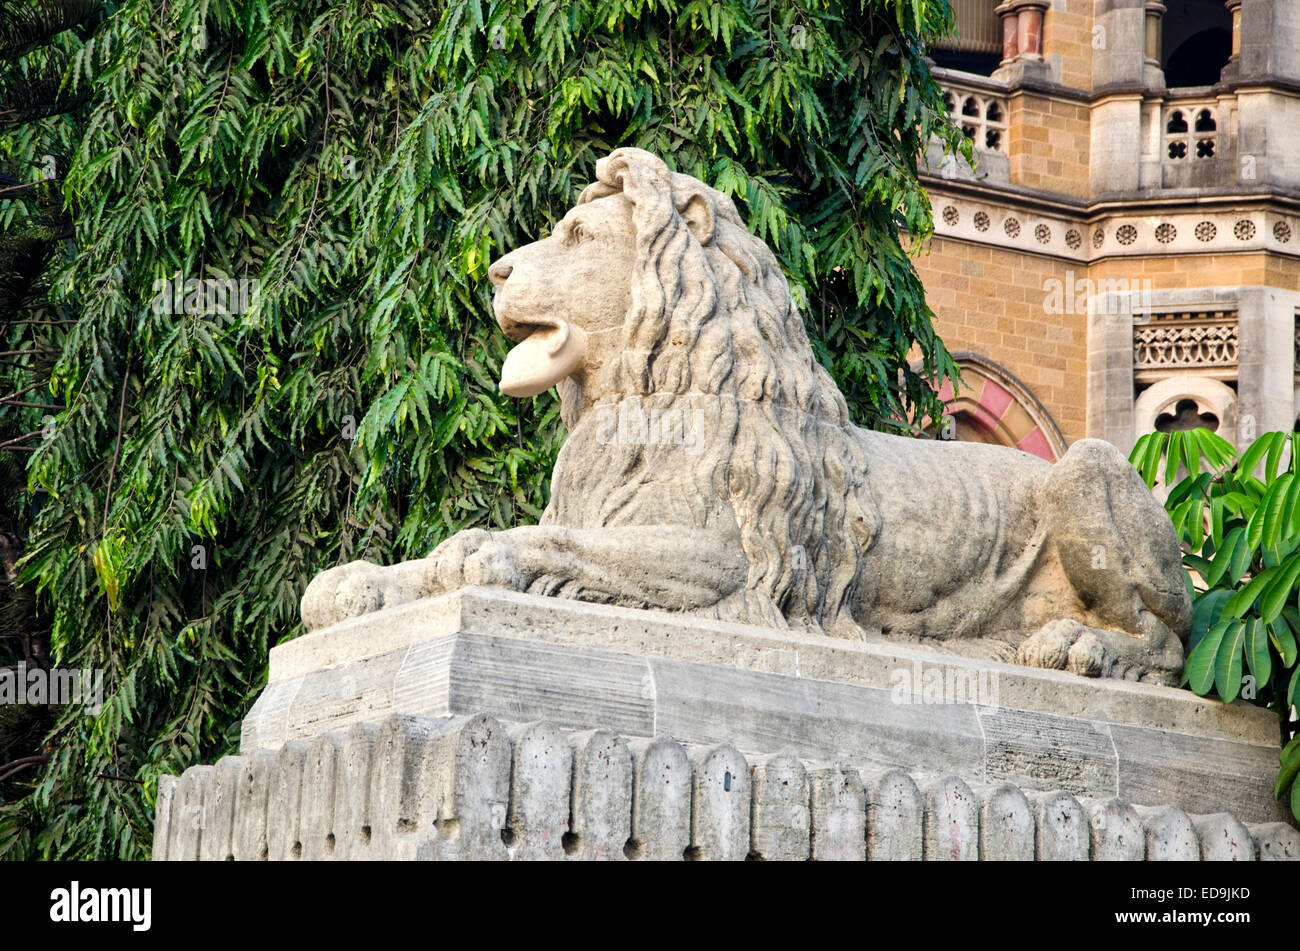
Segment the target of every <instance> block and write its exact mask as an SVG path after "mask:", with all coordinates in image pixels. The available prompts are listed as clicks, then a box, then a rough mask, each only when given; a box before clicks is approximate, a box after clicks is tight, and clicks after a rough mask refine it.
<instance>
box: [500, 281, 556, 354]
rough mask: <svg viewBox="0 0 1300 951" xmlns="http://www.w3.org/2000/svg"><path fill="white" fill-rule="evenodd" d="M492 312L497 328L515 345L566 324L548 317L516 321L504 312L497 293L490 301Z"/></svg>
mask: <svg viewBox="0 0 1300 951" xmlns="http://www.w3.org/2000/svg"><path fill="white" fill-rule="evenodd" d="M492 312H493V314H494V315H495V316H496V319H497V326H498V327H500V328H501V331H502V332H503V333H504V334H505V335H506V336H507V337H509V338H510V339H511V340H513V341H514V342H515V343H523V342H524V341H525V340H527V339H528V338H529V337H530V336H532V335H533V334H534V333H536V332H537V331H539V330H547V329H550V330H555V329H557V328H559V327H562V326H564V325H565V324H566V323H567V321H565V320H563V319H562V318H560V317H551V316H548V315H543V316H538V317H530V318H528V319H527V320H516V319H515V318H514V317H511V316H510V315H509V314H508V313H507V312H506V309H505V306H504V304H503V302H502V301H501V295H500V294H499V293H498V294H497V296H496V297H494V298H493V300H492Z"/></svg>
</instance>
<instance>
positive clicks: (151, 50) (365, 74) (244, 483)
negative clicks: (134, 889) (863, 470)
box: [0, 0, 960, 857]
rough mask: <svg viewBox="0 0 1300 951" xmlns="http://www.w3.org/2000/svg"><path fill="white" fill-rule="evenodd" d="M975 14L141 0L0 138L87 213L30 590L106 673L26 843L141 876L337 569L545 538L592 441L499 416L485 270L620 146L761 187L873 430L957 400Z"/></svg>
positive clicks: (71, 263)
mask: <svg viewBox="0 0 1300 951" xmlns="http://www.w3.org/2000/svg"><path fill="white" fill-rule="evenodd" d="M949 16H950V14H949V11H948V7H947V5H946V3H945V2H943V0H913V2H900V0H859V2H857V3H852V2H851V3H848V4H831V3H828V2H811V3H801V4H798V5H795V4H782V5H775V4H764V3H755V2H742V0H724V2H714V0H709V2H703V0H690V2H678V0H615V2H605V3H599V4H598V3H595V2H592V0H578V2H561V0H552V2H540V3H538V2H523V0H516V2H490V3H488V2H480V0H469V2H456V3H445V4H434V5H433V6H432V7H430V6H429V5H428V3H427V2H419V3H416V2H413V0H389V2H375V0H365V2H363V0H248V2H232V0H168V2H166V3H164V2H162V0H121V2H118V3H116V4H114V5H113V7H112V10H111V15H109V16H108V17H107V18H106V19H105V20H104V21H103V22H102V23H101V24H99V25H98V26H97V27H96V28H95V29H94V30H93V31H90V32H87V31H67V32H65V33H63V34H60V39H61V40H62V41H63V42H64V44H65V45H64V47H63V49H65V50H66V53H67V62H66V68H65V70H64V73H63V83H62V85H61V86H60V87H59V90H58V92H59V95H62V96H66V97H72V98H74V99H75V98H76V97H85V98H84V102H83V103H82V105H80V106H79V107H77V108H78V109H79V111H78V112H77V113H76V117H77V119H76V122H75V123H67V122H61V121H58V120H54V119H48V118H44V119H38V120H37V121H36V122H35V123H34V125H30V126H25V127H24V130H23V131H22V132H21V134H18V133H9V134H6V135H5V136H4V138H3V139H2V140H0V141H3V144H4V149H5V152H6V154H12V155H13V156H15V158H18V159H27V160H30V159H31V158H33V157H34V156H36V155H37V154H39V153H38V151H37V149H39V148H45V150H46V151H47V152H51V151H53V145H60V146H62V147H63V148H64V149H65V151H66V154H67V156H68V162H69V164H68V168H67V171H66V175H65V176H64V177H63V179H62V181H61V192H60V195H61V198H62V200H63V201H64V202H65V203H66V207H67V209H68V212H69V214H70V216H71V218H70V220H71V221H72V222H73V226H74V234H73V236H72V239H71V241H70V242H68V243H67V245H66V248H67V250H66V253H65V254H63V255H61V256H58V257H57V259H56V260H55V261H54V263H53V264H52V268H51V273H50V276H49V285H50V289H51V291H50V293H51V298H52V302H53V303H52V306H54V307H57V308H59V311H58V312H59V313H66V314H67V315H69V319H72V320H74V321H75V322H74V323H73V324H71V325H69V326H67V327H66V328H64V332H63V333H61V334H60V335H59V337H58V341H59V352H58V355H57V361H56V363H55V366H54V369H53V378H52V382H51V385H50V390H49V393H50V402H58V403H59V404H60V405H61V406H62V407H63V408H62V409H60V410H59V411H58V412H57V413H54V414H53V416H54V424H53V431H52V434H51V436H50V438H47V439H42V440H40V442H39V444H37V445H36V446H35V451H34V452H32V453H30V454H28V456H29V457H28V458H26V459H25V460H24V462H25V463H26V465H27V472H28V477H29V493H30V495H31V496H32V497H36V496H37V495H39V496H41V497H42V498H43V502H42V504H41V507H40V509H39V512H38V513H37V514H36V515H35V518H34V521H33V524H32V526H31V528H30V531H29V533H28V538H27V548H28V554H27V556H26V559H25V561H24V562H23V563H22V564H23V567H22V572H23V577H24V578H25V579H28V580H29V581H30V582H32V583H34V584H35V585H36V586H37V587H38V589H39V592H40V604H41V605H42V606H44V607H45V608H47V609H48V610H49V612H50V614H51V618H52V627H51V653H52V656H53V658H54V660H55V662H57V663H58V664H60V665H63V666H68V667H92V668H100V669H103V670H104V671H106V679H107V684H108V686H107V689H106V696H105V698H104V706H103V709H102V710H101V711H100V712H99V713H98V714H97V715H94V716H90V715H87V712H86V711H85V710H84V709H78V708H75V707H69V708H67V709H65V710H64V711H63V712H62V714H61V715H60V718H59V721H58V723H57V725H56V726H55V728H54V730H53V732H52V733H51V735H50V736H49V738H48V739H47V744H48V745H49V748H50V751H51V752H50V759H49V761H48V763H46V764H45V765H44V766H43V767H42V768H41V770H40V774H39V778H38V781H37V782H36V783H35V785H34V786H33V787H32V788H31V790H30V792H29V793H28V794H27V795H26V796H25V797H24V798H22V799H21V800H19V801H16V802H14V803H10V804H9V805H6V806H3V807H0V853H2V854H7V855H45V856H97V857H112V856H122V857H139V856H141V855H143V854H145V853H146V852H147V849H148V846H149V841H150V836H151V822H152V816H151V802H152V796H153V792H154V789H155V783H156V779H157V777H158V775H160V774H161V773H179V772H180V771H182V770H183V769H185V768H186V767H187V766H189V765H191V764H193V763H195V762H198V761H201V760H205V761H210V760H211V759H213V758H215V757H217V756H219V755H221V754H223V753H226V752H229V751H230V750H231V748H232V747H233V746H234V745H235V744H236V742H237V735H238V729H239V721H240V718H241V717H242V716H243V714H244V713H245V712H246V710H247V708H248V706H249V705H250V704H251V702H252V700H253V698H254V697H255V696H256V694H257V692H258V690H259V687H260V684H261V682H262V678H263V677H264V670H265V665H266V656H267V650H268V648H269V647H270V646H271V645H273V644H275V643H277V642H278V641H280V640H282V639H285V638H288V637H292V636H294V635H295V634H297V633H300V632H301V627H300V625H299V619H298V616H297V615H298V611H297V605H298V598H299V597H300V595H301V592H302V590H303V588H304V587H305V585H306V583H307V581H308V580H309V579H310V577H311V576H312V575H313V574H314V573H315V572H316V571H318V570H320V569H322V568H325V567H328V566H330V565H333V564H337V563H339V562H341V561H345V560H349V559H352V558H356V557H362V556H365V557H369V558H371V559H373V560H378V561H383V562H391V561H394V560H398V559H401V558H408V557H416V556H419V555H423V554H425V553H427V552H428V551H429V550H430V549H431V548H432V547H433V546H434V545H435V544H436V543H437V542H438V541H440V540H441V539H442V538H444V537H446V536H447V535H449V534H450V533H452V532H454V531H457V530H459V529H461V528H464V527H467V526H471V525H478V526H482V527H488V528H507V527H510V526H513V525H515V524H521V523H528V522H532V521H534V520H536V519H537V518H538V516H539V515H540V513H541V509H542V507H543V505H544V504H545V501H546V480H547V478H548V476H549V472H550V469H551V465H552V463H553V460H554V456H555V453H556V451H557V448H558V446H559V444H560V441H561V440H562V438H563V434H562V432H561V431H560V429H559V427H558V424H557V419H556V414H557V407H556V405H555V401H554V400H553V399H552V398H549V397H546V396H543V397H540V398H537V399H536V400H528V401H523V402H521V403H513V402H507V401H505V400H503V399H501V398H499V397H498V396H497V395H496V393H495V380H496V377H497V370H498V369H499V366H500V362H501V360H502V358H503V356H504V351H505V347H504V343H505V341H504V340H503V339H502V336H501V335H500V334H499V333H498V332H497V331H496V328H495V326H494V325H493V324H492V321H491V320H490V317H489V315H490V313H491V311H490V305H489V298H490V294H489V288H488V282H487V281H486V280H485V274H486V268H487V265H488V263H489V261H490V259H491V258H492V257H494V256H495V255H497V254H500V253H501V252H503V251H505V250H509V249H511V248H514V247H517V246H519V245H520V244H522V243H525V242H527V241H530V240H534V239H535V238H537V237H539V236H541V235H543V234H544V233H546V231H547V230H548V229H549V228H550V226H551V225H552V224H553V223H554V222H555V221H556V220H557V219H558V217H559V216H561V215H562V214H563V213H564V212H565V211H566V210H567V209H568V207H569V206H570V205H571V204H572V202H573V201H574V199H575V198H576V196H577V194H578V192H579V190H580V188H581V186H582V185H584V184H585V183H586V182H587V181H588V180H589V179H590V177H591V175H592V172H593V168H594V164H595V160H596V159H597V158H598V157H600V156H601V155H603V154H606V153H607V152H609V151H610V150H612V149H613V148H615V147H616V146H618V145H623V144H630V145H637V146H640V147H643V148H647V149H649V150H651V151H653V152H656V153H657V154H659V155H661V156H663V157H664V158H665V159H666V160H668V161H669V162H670V163H671V164H673V165H674V166H675V167H676V168H677V169H678V170H680V171H684V172H688V173H690V174H692V175H696V176H697V177H700V178H702V179H704V180H706V181H709V182H710V183H711V184H713V185H715V186H716V187H718V188H719V189H721V190H722V191H725V192H727V193H729V194H731V195H732V196H733V197H734V198H735V199H736V202H737V206H738V207H739V208H740V209H741V211H742V213H743V214H745V215H746V217H747V220H748V222H749V225H750V227H751V229H752V230H753V231H755V232H756V233H757V234H759V235H761V236H762V237H763V238H764V239H766V240H767V241H768V242H769V243H770V244H771V245H772V246H773V247H774V249H775V250H776V253H777V255H778V257H779V259H780V261H781V263H782V265H783V267H784V268H785V269H786V271H787V274H788V276H789V278H790V281H791V285H792V287H793V288H794V291H795V294H796V298H797V299H798V300H799V301H800V302H801V304H802V305H803V310H804V313H805V315H806V317H807V320H808V322H809V328H810V332H811V336H812V337H813V338H814V340H815V349H816V352H817V354H818V357H819V359H821V360H822V361H823V362H824V363H825V364H826V365H827V366H828V368H829V369H830V370H831V371H832V373H833V374H834V375H835V377H836V379H837V380H838V381H839V382H840V384H841V386H842V387H843V388H844V390H845V392H846V395H847V396H848V398H849V402H850V405H851V407H852V408H853V411H854V412H855V414H856V416H857V418H858V419H859V420H860V421H863V422H865V423H868V424H871V425H875V426H888V427H892V428H905V424H904V423H903V422H902V421H903V420H905V419H907V418H918V417H919V416H922V415H926V414H929V415H931V416H935V415H937V412H938V404H937V402H936V400H935V397H934V394H933V391H932V389H931V382H930V381H931V380H932V379H935V378H938V377H942V376H949V375H953V374H955V367H954V366H953V363H952V360H951V358H950V357H949V355H948V353H947V351H946V350H945V349H944V348H943V345H942V344H941V343H940V342H939V340H938V339H937V338H936V337H935V335H934V332H933V330H932V328H931V324H930V316H931V315H930V312H929V310H928V309H927V307H926V305H925V302H924V298H923V295H922V289H921V285H920V282H919V280H918V279H917V276H916V274H915V272H914V270H913V268H912V266H911V263H910V260H909V258H908V257H907V255H906V254H905V253H904V251H903V250H902V248H901V246H900V243H899V235H900V231H901V230H903V229H906V230H907V231H908V232H909V233H911V234H912V235H914V236H920V237H924V236H925V235H926V234H928V233H929V230H930V211H929V206H928V202H927V200H926V198H925V195H924V193H923V192H922V190H921V189H920V187H919V185H918V180H917V164H916V163H917V160H918V157H919V156H920V155H921V153H922V151H923V147H924V145H925V143H926V142H927V141H929V139H930V137H931V136H932V135H939V136H940V137H941V138H942V139H943V140H944V141H945V142H946V143H947V145H948V147H949V148H956V147H958V144H959V139H960V136H959V134H958V133H957V132H956V131H955V130H954V129H953V128H952V127H950V126H949V125H948V123H947V120H946V119H945V117H944V110H943V103H942V96H941V93H940V91H939V90H938V88H937V86H936V85H935V84H934V82H933V80H932V79H931V77H930V74H929V72H928V70H927V66H926V62H925V60H924V55H923V50H924V46H925V44H926V42H927V41H928V40H930V39H932V38H933V37H935V36H936V35H937V33H938V31H940V30H942V29H945V28H946V26H947V23H948V19H949ZM36 55H37V54H36V53H31V54H28V58H25V59H24V60H22V61H20V63H19V66H20V67H21V66H23V65H25V64H27V63H28V62H29V61H30V58H31V57H33V56H36ZM32 129H35V130H36V131H31V130H32ZM37 143H40V144H39V145H38V144H37ZM46 143H52V144H51V145H50V147H49V148H46ZM232 295H233V298H232ZM232 300H233V301H235V303H232ZM913 347H915V348H916V351H917V352H919V354H920V355H921V359H922V363H923V366H922V370H921V372H920V373H916V372H913V371H912V370H911V369H910V367H909V365H908V353H909V350H911V349H912V348H913ZM25 411H26V412H30V413H31V414H33V415H38V414H39V411H38V410H25Z"/></svg>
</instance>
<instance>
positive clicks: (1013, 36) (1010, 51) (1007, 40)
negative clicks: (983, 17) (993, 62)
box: [993, 0, 1020, 66]
mask: <svg viewBox="0 0 1300 951" xmlns="http://www.w3.org/2000/svg"><path fill="white" fill-rule="evenodd" d="M993 12H994V13H996V14H997V15H998V16H999V17H1001V18H1002V63H1001V64H1000V65H1002V66H1006V65H1007V64H1008V63H1010V62H1011V61H1012V60H1013V59H1015V58H1016V55H1017V54H1018V53H1019V52H1020V46H1019V44H1018V43H1017V37H1018V36H1019V33H1020V25H1019V24H1020V16H1019V14H1018V13H1016V6H1015V0H1003V2H1002V3H1000V4H998V5H997V6H996V7H994V8H993Z"/></svg>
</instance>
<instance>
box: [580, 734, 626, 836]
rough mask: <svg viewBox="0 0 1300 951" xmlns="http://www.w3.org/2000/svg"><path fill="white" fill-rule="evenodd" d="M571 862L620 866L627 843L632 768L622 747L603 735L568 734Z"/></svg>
mask: <svg viewBox="0 0 1300 951" xmlns="http://www.w3.org/2000/svg"><path fill="white" fill-rule="evenodd" d="M570 743H571V744H572V746H573V804H572V808H573V819H572V823H571V829H572V834H573V842H572V845H571V846H569V847H566V849H565V852H566V853H567V854H568V855H569V857H570V858H574V859H584V860H593V859H594V860H601V861H620V860H623V859H625V858H626V857H627V856H626V855H625V852H624V850H625V848H626V847H627V843H628V840H629V839H631V838H632V786H633V773H634V766H633V763H632V751H631V750H630V749H629V748H628V745H627V741H626V740H624V739H623V738H622V737H621V736H618V735H617V734H614V733H611V732H609V731H608V730H594V731H590V732H584V733H576V734H573V735H572V736H571V738H570Z"/></svg>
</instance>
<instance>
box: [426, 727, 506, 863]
mask: <svg viewBox="0 0 1300 951" xmlns="http://www.w3.org/2000/svg"><path fill="white" fill-rule="evenodd" d="M430 751H431V753H432V755H431V756H429V757H428V758H427V759H426V761H425V762H426V768H427V769H428V770H429V774H428V779H427V787H428V788H429V789H430V790H432V793H433V800H434V802H435V803H436V808H435V811H436V814H437V816H438V822H439V825H440V827H441V829H442V831H443V833H444V836H443V838H442V839H440V840H439V843H438V849H439V853H438V854H439V857H440V858H444V859H446V858H473V859H476V860H483V859H505V858H508V857H509V856H508V854H507V853H506V846H505V843H504V842H503V841H502V837H501V833H502V831H503V830H504V829H505V827H506V813H507V810H508V808H509V806H510V788H511V787H510V765H511V757H512V747H511V743H510V738H509V736H508V735H507V734H506V729H505V727H503V726H502V725H501V723H500V722H498V721H497V720H495V719H493V718H492V717H487V716H475V717H465V718H458V719H455V720H452V721H450V722H449V723H447V724H446V726H445V727H443V728H442V729H441V730H440V731H439V733H438V735H437V736H435V737H434V739H433V740H432V741H431V743H430Z"/></svg>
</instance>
